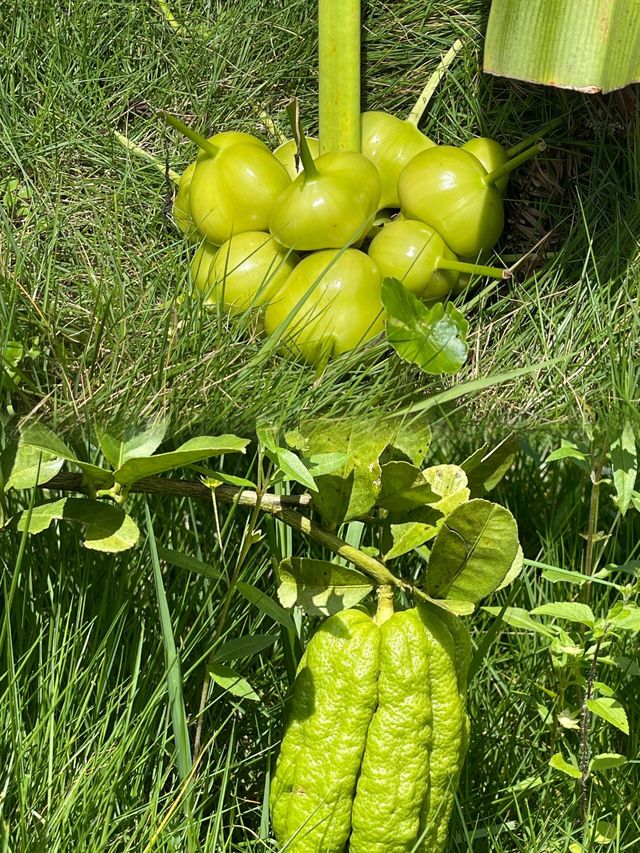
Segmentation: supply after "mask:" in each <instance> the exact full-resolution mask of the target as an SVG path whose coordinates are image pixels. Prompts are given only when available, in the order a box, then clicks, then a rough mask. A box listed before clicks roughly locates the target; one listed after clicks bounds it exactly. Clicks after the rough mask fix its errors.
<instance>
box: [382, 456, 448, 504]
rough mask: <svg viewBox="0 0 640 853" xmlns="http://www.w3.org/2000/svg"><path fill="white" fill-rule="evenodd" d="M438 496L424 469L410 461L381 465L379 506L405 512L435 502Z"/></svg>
mask: <svg viewBox="0 0 640 853" xmlns="http://www.w3.org/2000/svg"><path fill="white" fill-rule="evenodd" d="M438 497H439V496H438V494H437V493H436V492H435V491H434V490H433V489H432V488H431V486H430V485H429V483H428V482H427V481H426V479H425V477H424V475H423V473H422V471H421V470H420V469H419V468H417V467H416V466H415V465H411V464H409V463H408V462H387V463H386V464H385V465H382V466H381V487H380V494H379V496H378V499H377V501H376V504H377V506H379V507H382V508H383V509H388V510H390V511H391V512H403V511H404V510H408V509H413V508H414V507H416V506H424V504H428V503H433V502H434V501H437V500H438Z"/></svg>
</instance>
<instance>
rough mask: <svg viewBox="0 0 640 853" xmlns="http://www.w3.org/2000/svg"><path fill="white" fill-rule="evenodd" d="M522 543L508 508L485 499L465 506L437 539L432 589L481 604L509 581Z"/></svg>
mask: <svg viewBox="0 0 640 853" xmlns="http://www.w3.org/2000/svg"><path fill="white" fill-rule="evenodd" d="M518 546H519V542H518V528H517V525H516V522H515V519H514V518H513V516H512V515H511V513H510V512H509V511H508V510H507V509H505V508H504V507H501V506H498V504H494V503H491V502H490V501H486V500H482V499H480V498H475V499H474V500H471V501H468V502H467V503H464V504H462V505H461V506H459V507H457V509H455V510H454V511H453V512H452V513H451V514H450V515H448V516H447V518H446V519H445V520H444V523H443V525H442V527H441V528H440V530H439V532H438V535H437V536H436V539H435V541H434V543H433V548H432V550H431V559H430V560H429V565H428V567H427V573H426V582H425V588H426V591H427V593H428V594H429V595H430V596H431V597H432V598H453V599H459V600H463V601H471V602H473V603H474V604H475V603H477V602H478V601H480V599H482V598H484V597H485V596H486V595H489V594H490V593H492V592H493V591H494V590H495V589H497V587H499V586H500V584H501V583H502V582H503V580H504V579H505V577H506V576H507V573H508V572H509V570H510V568H511V566H512V565H513V561H514V560H515V558H516V555H517V553H518Z"/></svg>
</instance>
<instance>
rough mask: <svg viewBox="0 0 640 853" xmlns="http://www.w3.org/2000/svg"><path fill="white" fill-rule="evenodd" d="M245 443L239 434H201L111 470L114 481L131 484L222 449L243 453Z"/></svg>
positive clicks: (217, 452) (216, 452)
mask: <svg viewBox="0 0 640 853" xmlns="http://www.w3.org/2000/svg"><path fill="white" fill-rule="evenodd" d="M248 444H249V440H248V439H246V438H238V436H236V435H218V436H212V435H201V436H198V437H197V438H192V439H191V440H190V441H187V442H185V443H184V444H181V445H180V447H178V448H177V449H176V450H174V451H172V452H170V453H158V454H157V455H156V456H149V457H146V458H140V459H128V460H127V461H126V462H125V463H124V464H123V465H121V466H120V468H118V469H116V471H114V473H113V476H114V478H115V480H116V482H117V483H122V485H123V486H130V485H132V484H133V483H135V482H136V481H137V480H141V479H142V478H143V477H152V476H154V475H155V474H162V473H163V472H164V471H171V470H172V469H173V468H182V467H184V466H185V465H190V464H192V463H194V462H201V461H202V460H203V459H208V458H209V457H211V456H219V455H220V454H221V453H245V452H246V447H247V445H248Z"/></svg>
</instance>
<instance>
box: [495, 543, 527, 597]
mask: <svg viewBox="0 0 640 853" xmlns="http://www.w3.org/2000/svg"><path fill="white" fill-rule="evenodd" d="M523 569H524V552H523V550H522V545H518V551H517V553H516V556H515V559H514V561H513V563H512V564H511V568H510V569H509V571H508V572H507V574H506V575H505V577H504V580H503V581H502V583H501V584H500V586H499V587H498V588H497V589H496V592H497V591H498V590H500V589H505V587H507V586H509V585H510V584H512V583H513V582H514V580H515V579H516V578H517V577H519V576H520V574H521V573H522V570H523Z"/></svg>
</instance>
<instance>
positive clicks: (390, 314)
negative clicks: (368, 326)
mask: <svg viewBox="0 0 640 853" xmlns="http://www.w3.org/2000/svg"><path fill="white" fill-rule="evenodd" d="M382 302H383V304H384V307H385V309H386V311H387V323H386V330H387V340H388V341H389V343H390V344H391V346H392V347H393V348H394V350H395V351H396V352H397V353H398V355H399V356H400V358H403V359H404V360H405V361H409V362H411V363H412V364H417V365H418V367H420V368H421V369H422V370H424V371H425V373H431V374H434V375H436V376H439V375H441V374H443V373H457V372H458V370H460V368H461V367H462V365H463V364H464V363H465V361H466V360H467V353H468V351H469V348H468V346H467V342H466V339H467V331H468V329H469V324H468V322H467V321H466V320H465V319H464V317H463V315H462V314H461V312H460V311H458V309H457V308H455V306H454V305H453V304H452V303H451V302H447V303H446V305H443V304H442V303H441V302H438V303H436V304H435V305H433V306H432V307H431V308H427V306H426V305H424V303H422V302H421V301H420V300H419V299H418V298H417V297H415V296H414V295H413V293H410V292H409V291H408V290H407V289H406V288H405V287H404V286H403V285H402V284H401V283H400V282H399V281H398V280H397V279H394V278H385V280H384V281H383V282H382Z"/></svg>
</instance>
